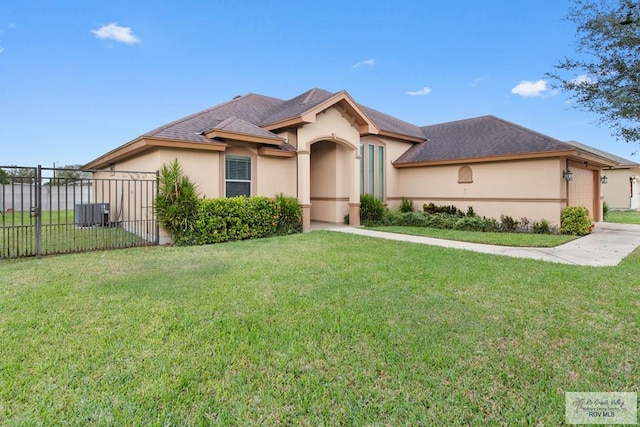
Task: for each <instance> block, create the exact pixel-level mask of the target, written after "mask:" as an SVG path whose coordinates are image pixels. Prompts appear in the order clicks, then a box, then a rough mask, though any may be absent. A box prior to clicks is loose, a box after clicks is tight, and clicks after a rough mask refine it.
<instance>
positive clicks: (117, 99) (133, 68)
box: [0, 0, 637, 166]
mask: <svg viewBox="0 0 640 427" xmlns="http://www.w3.org/2000/svg"><path fill="white" fill-rule="evenodd" d="M570 4H571V2H570V1H568V0H567V1H565V0H539V1H536V2H521V1H513V0H494V1H491V0H486V1H471V0H469V1H467V0H450V1H444V0H434V1H424V0H422V1H399V2H378V1H367V2H364V1H351V2H346V1H344V0H341V1H334V0H327V1H324V2H317V1H312V2H311V1H310V2H307V1H299V2H290V1H277V0H271V1H269V0H262V1H244V2H235V1H216V0H210V1H204V0H202V1H175V0H165V1H163V2H157V1H135V2H132V1H117V0H116V1H109V2H87V1H68V0H66V1H61V2H52V1H31V0H6V1H4V2H3V3H2V5H0V144H1V147H2V150H1V151H0V153H1V154H0V165H12V164H17V165H24V166H28V165H29V166H30V165H36V164H42V165H43V166H51V165H52V164H53V163H54V162H55V163H56V164H62V165H64V164H76V163H80V164H84V163H87V162H89V161H90V160H92V159H94V158H96V157H98V156H99V155H101V154H103V153H105V152H107V151H109V150H111V149H113V148H115V147H117V146H119V145H121V144H123V143H125V142H128V141H130V140H132V139H134V138H136V137H137V136H139V135H141V134H143V133H145V132H147V131H149V130H151V129H154V128H156V127H158V126H161V125H163V124H166V123H168V122H170V121H173V120H175V119H178V118H181V117H183V116H186V115H188V114H191V113H194V112H197V111H200V110H202V109H205V108H208V107H211V106H214V105H216V104H219V103H222V102H225V101H227V100H229V99H231V98H232V97H234V96H236V95H241V94H246V93H251V92H253V93H260V94H263V95H268V96H273V97H277V98H281V99H288V98H291V97H293V96H295V95H298V94H300V93H302V92H304V91H306V90H308V89H311V88H313V87H320V88H323V89H326V90H329V91H339V90H343V89H344V90H347V91H348V92H349V93H350V94H351V95H352V96H353V97H354V98H355V99H356V101H357V102H359V103H361V104H364V105H367V106H369V107H372V108H375V109H377V110H380V111H382V112H385V113H387V114H391V115H393V116H396V117H398V118H400V119H403V120H406V121H408V122H411V123H414V124H417V125H420V126H422V125H428V124H435V123H441V122H446V121H453V120H459V119H465V118H471V117H477V116H482V115H487V114H493V115H496V116H498V117H501V118H503V119H506V120H509V121H512V122H515V123H517V124H520V125H522V126H525V127H528V128H531V129H533V130H536V131H538V132H541V133H544V134H546V135H549V136H552V137H554V138H558V139H560V140H569V139H573V140H577V141H580V142H582V143H585V144H588V145H591V146H594V147H598V148H601V149H603V150H606V151H609V152H611V153H614V154H617V155H620V156H622V157H627V158H630V157H631V153H632V152H634V151H635V150H636V146H635V145H633V144H626V143H623V142H617V141H615V140H614V138H613V137H611V136H610V130H609V129H608V128H606V127H598V126H597V125H596V119H597V117H596V116H594V115H592V114H589V113H585V112H581V111H579V110H576V109H574V108H573V107H572V106H571V104H569V103H568V97H567V95H566V94H563V93H557V92H555V91H554V90H552V89H551V87H550V82H549V81H548V79H546V78H545V73H546V72H550V71H553V65H554V64H555V63H557V61H558V60H559V59H562V58H563V57H564V56H572V55H573V51H574V47H575V37H574V35H575V28H574V26H573V24H572V23H570V22H568V21H566V20H565V19H564V18H565V16H566V14H567V12H568V8H569V6H570ZM631 158H632V159H633V160H637V159H636V158H635V157H631Z"/></svg>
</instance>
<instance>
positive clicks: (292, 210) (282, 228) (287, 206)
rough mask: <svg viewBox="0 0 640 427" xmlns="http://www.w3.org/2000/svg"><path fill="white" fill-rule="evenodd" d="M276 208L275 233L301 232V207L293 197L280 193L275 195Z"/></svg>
mask: <svg viewBox="0 0 640 427" xmlns="http://www.w3.org/2000/svg"><path fill="white" fill-rule="evenodd" d="M276 210H277V212H278V224H277V226H276V234H278V235H287V234H295V233H301V232H302V208H301V207H300V204H299V203H298V199H296V198H295V197H287V196H285V195H284V194H282V193H280V194H277V195H276Z"/></svg>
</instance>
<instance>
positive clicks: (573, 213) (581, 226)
mask: <svg viewBox="0 0 640 427" xmlns="http://www.w3.org/2000/svg"><path fill="white" fill-rule="evenodd" d="M560 231H561V232H562V233H563V234H573V235H577V236H586V235H587V234H589V233H590V232H591V217H590V216H589V210H588V209H587V208H585V207H584V206H569V207H566V208H564V209H563V210H562V215H561V216H560Z"/></svg>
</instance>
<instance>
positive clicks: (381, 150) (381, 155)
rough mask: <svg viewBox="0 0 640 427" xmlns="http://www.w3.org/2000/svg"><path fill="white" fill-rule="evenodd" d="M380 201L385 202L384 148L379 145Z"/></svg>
mask: <svg viewBox="0 0 640 427" xmlns="http://www.w3.org/2000/svg"><path fill="white" fill-rule="evenodd" d="M378 199H380V200H384V147H383V146H382V145H378Z"/></svg>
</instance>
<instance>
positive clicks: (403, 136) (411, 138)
mask: <svg viewBox="0 0 640 427" xmlns="http://www.w3.org/2000/svg"><path fill="white" fill-rule="evenodd" d="M378 135H380V136H386V137H389V138H394V139H401V140H404V141H411V142H416V143H420V142H425V141H426V140H427V138H426V137H425V138H423V137H419V136H413V135H406V134H402V133H397V132H390V131H387V130H380V132H379V133H378Z"/></svg>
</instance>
